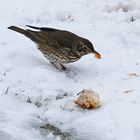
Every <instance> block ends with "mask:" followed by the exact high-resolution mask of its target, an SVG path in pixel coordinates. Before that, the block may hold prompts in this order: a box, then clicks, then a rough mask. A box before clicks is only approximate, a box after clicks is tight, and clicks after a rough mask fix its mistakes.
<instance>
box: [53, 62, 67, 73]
mask: <svg viewBox="0 0 140 140" xmlns="http://www.w3.org/2000/svg"><path fill="white" fill-rule="evenodd" d="M51 64H52V65H53V66H54V67H55V68H57V69H58V70H60V71H67V68H66V67H65V66H64V65H62V64H60V63H54V62H51Z"/></svg>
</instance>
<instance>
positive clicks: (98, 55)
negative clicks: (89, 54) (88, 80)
mask: <svg viewBox="0 0 140 140" xmlns="http://www.w3.org/2000/svg"><path fill="white" fill-rule="evenodd" d="M93 54H94V55H95V57H96V58H98V59H101V55H100V54H99V53H98V52H96V51H94V52H93Z"/></svg>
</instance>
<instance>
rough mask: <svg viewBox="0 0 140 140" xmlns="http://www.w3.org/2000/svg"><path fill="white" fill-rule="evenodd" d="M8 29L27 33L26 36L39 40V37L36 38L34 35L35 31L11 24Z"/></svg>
mask: <svg viewBox="0 0 140 140" xmlns="http://www.w3.org/2000/svg"><path fill="white" fill-rule="evenodd" d="M8 29H10V30H13V31H16V32H18V33H21V34H23V35H25V36H26V37H28V38H30V39H31V40H32V41H34V42H37V39H36V38H35V36H33V32H34V31H31V30H24V29H22V28H19V27H17V26H10V27H8Z"/></svg>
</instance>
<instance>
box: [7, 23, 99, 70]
mask: <svg viewBox="0 0 140 140" xmlns="http://www.w3.org/2000/svg"><path fill="white" fill-rule="evenodd" d="M27 26H28V27H30V28H33V29H36V30H29V29H26V30H24V29H22V28H19V27H16V26H10V27H8V28H9V29H11V30H14V31H16V32H19V33H21V34H23V35H25V36H26V37H28V38H30V39H31V40H32V41H34V42H35V43H36V44H37V48H38V49H39V50H40V51H41V52H42V54H43V55H44V56H45V57H46V58H47V59H48V60H49V61H50V62H51V63H52V64H53V65H55V67H57V68H58V67H60V66H61V69H63V70H65V69H66V68H65V66H63V64H65V63H71V62H75V61H77V60H79V59H80V58H81V57H82V56H84V55H86V54H89V53H93V54H95V57H96V58H101V55H100V54H99V53H98V52H96V51H95V50H94V47H93V45H92V43H91V42H90V41H89V40H87V39H85V38H82V37H80V36H78V35H76V34H74V33H71V32H69V31H66V30H59V29H54V28H44V27H34V26H29V25H27Z"/></svg>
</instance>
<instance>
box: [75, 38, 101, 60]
mask: <svg viewBox="0 0 140 140" xmlns="http://www.w3.org/2000/svg"><path fill="white" fill-rule="evenodd" d="M75 48H76V51H77V53H78V55H80V56H83V55H86V54H89V53H93V54H94V55H95V57H96V58H98V59H100V58H101V55H100V54H99V53H98V52H97V51H95V50H94V47H93V45H92V43H91V42H90V41H89V40H87V39H85V38H80V39H79V41H78V42H77V43H76V46H75Z"/></svg>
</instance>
